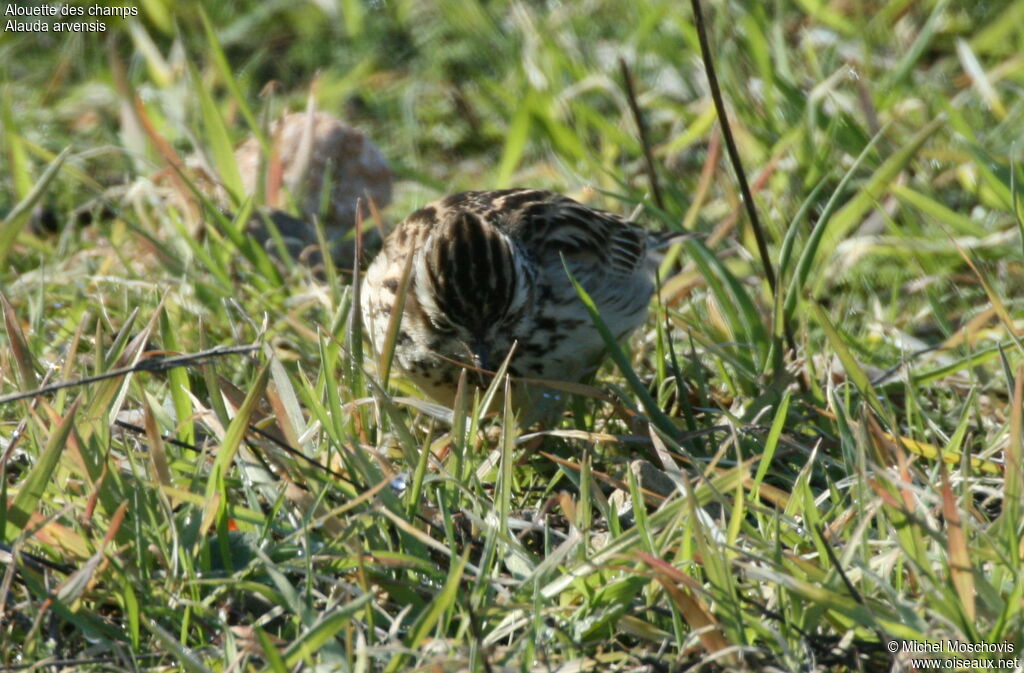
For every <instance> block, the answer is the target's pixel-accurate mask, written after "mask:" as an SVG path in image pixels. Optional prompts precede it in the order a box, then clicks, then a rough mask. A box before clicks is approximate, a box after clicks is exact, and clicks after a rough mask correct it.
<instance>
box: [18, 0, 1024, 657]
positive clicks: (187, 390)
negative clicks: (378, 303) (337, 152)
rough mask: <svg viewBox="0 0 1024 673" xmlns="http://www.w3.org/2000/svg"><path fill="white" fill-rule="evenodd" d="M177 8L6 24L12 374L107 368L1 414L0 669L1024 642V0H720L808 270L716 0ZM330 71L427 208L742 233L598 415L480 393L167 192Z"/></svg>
mask: <svg viewBox="0 0 1024 673" xmlns="http://www.w3.org/2000/svg"><path fill="white" fill-rule="evenodd" d="M138 6H139V9H140V16H139V18H138V19H137V20H135V21H122V20H120V19H112V20H110V22H109V28H108V30H107V31H106V32H105V33H97V34H77V35H73V36H66V37H61V36H58V35H55V34H52V33H51V34H35V35H29V34H14V33H3V34H0V91H2V92H3V93H2V96H0V113H2V114H0V123H2V126H3V133H2V134H0V157H2V159H0V161H2V162H3V163H2V165H0V185H2V190H0V216H2V224H0V263H2V266H0V290H2V294H3V297H4V301H3V307H2V308H3V330H2V331H0V344H2V345H0V395H3V396H11V395H14V394H15V393H18V392H19V391H25V392H30V391H33V390H35V389H37V388H40V387H42V386H47V385H52V384H56V383H62V382H70V381H76V380H79V379H84V378H87V377H96V380H94V381H92V382H89V383H87V384H82V385H73V386H68V387H63V388H60V389H53V390H50V391H49V392H46V393H39V394H33V395H29V396H27V397H24V398H23V399H19V400H16V401H8V402H5V403H3V404H0V475H2V479H0V531H3V533H2V535H3V539H2V542H3V547H0V559H5V560H4V572H3V573H2V576H0V670H21V669H22V668H25V669H27V668H30V667H32V666H36V667H37V668H38V667H45V666H52V667H58V666H65V667H68V666H71V667H74V668H75V669H76V670H97V671H98V670H115V669H116V670H144V669H151V668H160V669H162V670H187V671H218V670H225V671H229V670H231V671H233V670H246V671H249V670H252V671H264V670H266V671H286V670H297V669H300V668H301V669H303V670H339V671H371V670H373V671H377V670H380V671H413V670H424V671H426V670H431V671H433V670H446V671H457V670H469V671H486V672H491V671H505V670H510V671H511V670H521V671H534V670H545V671H547V670H550V671H555V670H560V671H568V670H600V671H676V670H690V669H691V668H693V667H698V668H701V669H702V670H722V669H729V670H733V669H735V670H742V669H744V668H746V669H747V670H769V669H776V670H786V671H826V670H827V671H847V670H850V671H853V670H890V669H892V668H894V667H895V669H896V670H910V669H911V661H910V657H911V655H910V654H908V653H907V652H901V653H900V654H898V655H897V657H896V658H895V660H894V658H893V656H892V655H890V654H889V652H888V650H887V646H889V644H890V643H896V644H897V646H898V648H900V647H903V643H904V642H906V643H920V644H922V645H921V647H925V646H927V644H930V643H936V644H939V645H940V646H941V647H945V648H946V650H945V651H946V654H945V655H942V656H945V657H949V656H952V655H950V654H949V647H950V646H949V643H948V641H962V642H965V643H970V644H974V645H981V644H990V645H992V646H996V645H999V646H1001V647H1004V648H1010V647H1012V648H1013V649H1012V652H1013V654H1007V653H1006V652H1005V651H1004V652H1002V653H993V652H984V653H981V654H973V655H970V656H969V657H967V658H977V659H983V660H984V662H979V663H977V664H976V665H974V668H983V667H984V666H985V665H986V664H985V662H989V664H990V665H992V666H1000V665H1002V666H1007V665H1008V664H1010V663H1011V657H1018V658H1019V657H1024V655H1021V654H1020V653H1021V652H1022V651H1024V613H1022V609H1021V608H1022V605H1024V603H1022V591H1024V589H1022V587H1024V581H1022V580H1024V578H1022V576H1021V574H1022V570H1021V566H1022V551H1021V550H1022V549H1024V547H1022V540H1024V535H1022V533H1024V530H1022V526H1024V524H1022V517H1021V507H1022V502H1024V466H1022V449H1024V446H1022V433H1024V430H1022V415H1024V344H1022V334H1024V299H1022V297H1024V208H1022V205H1021V194H1020V184H1021V180H1022V177H1024V174H1022V171H1021V166H1020V163H1021V154H1020V152H1021V146H1020V142H1019V139H1020V138H1021V137H1024V133H1022V132H1024V97H1022V96H1021V95H1020V93H1021V89H1022V87H1024V61H1022V60H1021V57H1020V54H1021V53H1024V30H1022V28H1021V26H1024V21H1021V19H1022V18H1024V2H1020V0H1013V1H1007V2H994V3H976V4H972V3H953V2H946V1H943V0H925V1H923V2H917V3H913V2H907V1H905V0H897V1H895V2H889V3H881V4H872V3H856V2H849V3H839V2H836V3H828V4H826V3H819V2H810V1H808V2H779V3H768V4H763V3H762V4H757V3H754V4H751V3H721V2H716V3H709V2H706V3H704V14H705V17H706V20H707V22H708V28H709V39H710V43H711V47H712V52H713V55H714V63H715V66H716V68H717V70H718V77H719V80H720V83H721V87H722V93H723V97H724V99H725V101H726V104H727V107H728V113H729V119H730V122H731V127H732V131H733V133H734V135H735V136H736V139H737V144H738V148H739V153H740V156H741V159H742V161H743V164H744V166H745V171H746V174H747V177H748V179H749V182H750V184H751V188H752V190H753V194H754V200H755V204H754V205H755V206H756V209H757V211H758V213H759V214H760V218H761V221H762V223H763V226H764V229H765V236H766V239H767V244H768V250H769V255H770V259H771V263H772V265H773V267H774V269H775V271H776V274H777V276H778V281H779V282H778V290H777V292H775V293H772V292H771V291H770V289H769V287H768V284H767V282H766V281H765V275H764V271H763V267H762V265H761V262H760V260H759V258H758V255H757V245H756V243H755V240H754V237H753V234H752V231H751V228H750V225H749V221H748V219H747V218H746V215H745V213H744V211H743V209H742V207H741V197H740V194H739V189H738V187H737V180H736V177H735V173H734V172H733V169H732V167H731V165H730V164H729V162H728V161H727V160H725V152H724V148H723V147H722V144H721V141H720V138H721V133H720V129H719V128H718V126H717V125H716V122H715V112H714V107H713V106H712V104H711V99H710V96H709V93H708V91H707V86H706V80H705V75H704V68H703V65H702V63H701V60H700V49H699V45H698V39H697V33H696V30H695V28H694V25H693V21H692V16H691V14H690V12H689V11H688V8H683V7H682V5H681V3H677V2H669V1H668V0H664V1H662V0H648V1H646V2H641V3H619V2H604V1H603V0H587V1H585V2H582V3H544V2H519V3H513V2H491V3H481V2H477V1H476V0H463V1H462V2H448V1H445V0H439V1H438V2H434V3H418V2H402V1H400V2H394V3H370V4H363V3H360V2H356V1H347V0H338V2H335V3H330V2H328V3H311V2H293V3H283V2H282V3H256V2H243V1H241V0H240V1H239V2H234V3H177V4H174V3H169V2H165V1H163V0H147V1H146V2H141V3H139V5H138ZM619 59H622V60H623V61H624V62H625V63H626V64H627V65H628V68H629V71H630V72H631V73H632V76H633V80H634V86H635V89H636V98H637V103H638V107H639V109H640V110H641V111H642V115H643V119H644V122H645V124H646V127H647V129H646V130H647V135H648V137H649V138H650V147H649V148H646V149H649V150H650V153H651V158H652V161H651V163H652V164H653V166H654V172H655V174H656V180H657V181H658V184H659V186H660V192H661V202H660V203H658V202H656V201H655V199H654V198H653V188H652V182H651V180H652V178H651V175H650V171H649V169H648V168H647V162H646V161H645V156H644V151H645V147H644V146H643V145H642V144H641V143H640V141H639V140H638V133H637V123H636V122H637V120H636V118H635V116H634V113H633V112H632V111H631V109H630V101H629V99H628V96H627V94H626V93H625V91H626V89H625V87H624V83H623V81H622V76H621V71H620V65H619ZM268 82H274V83H275V84H274V85H273V86H268ZM309 97H312V98H313V99H314V100H315V101H316V103H317V105H318V106H319V107H320V108H321V109H323V110H329V111H333V112H336V113H338V114H340V115H341V116H343V117H345V118H346V119H347V120H349V121H350V122H351V123H353V124H355V125H357V126H358V127H360V128H361V129H363V130H365V131H366V132H367V133H368V134H369V135H370V136H371V137H372V138H373V139H374V140H375V141H376V142H377V143H378V144H379V145H380V146H381V148H382V150H383V152H384V154H385V155H386V156H387V157H389V159H390V160H391V161H392V163H393V166H394V167H395V169H396V173H397V175H398V176H399V178H400V181H399V182H398V183H397V185H396V189H395V194H396V202H395V203H394V204H392V205H391V206H390V207H389V208H388V209H387V210H386V211H385V212H384V215H383V217H384V219H385V220H386V221H389V222H394V221H397V220H398V219H400V218H401V217H403V216H404V215H405V214H406V213H408V212H410V211H411V210H412V209H413V208H415V207H417V206H418V205H421V204H423V203H425V202H426V201H428V200H430V199H432V198H434V197H436V196H439V195H441V194H444V193H448V192H454V191H458V190H462V189H470V188H475V189H486V188H494V187H501V186H506V185H529V186H537V187H546V188H552V189H556V190H559V191H563V192H566V193H569V194H572V195H575V196H578V197H580V198H586V199H589V200H590V202H591V203H593V204H594V205H599V206H602V207H605V208H608V209H610V210H614V211H616V212H621V213H632V212H637V213H638V219H639V221H641V222H643V223H645V224H647V225H649V226H651V227H652V228H664V229H679V228H681V227H683V228H687V229H693V230H697V231H700V232H703V233H704V234H706V236H705V237H704V238H703V239H701V240H699V241H689V242H687V243H685V244H683V246H681V247H678V248H676V249H674V250H670V251H669V252H668V255H667V257H666V260H665V262H664V263H663V264H662V269H661V274H660V283H661V289H660V293H659V297H658V299H657V300H656V301H655V302H653V303H652V310H651V313H650V320H649V322H648V324H647V326H646V327H645V328H644V329H643V330H642V332H641V333H639V334H637V335H635V337H634V338H633V339H632V340H631V341H630V342H629V344H628V346H629V347H628V348H623V349H621V350H620V351H619V352H617V353H616V354H615V357H614V358H613V359H610V360H609V364H608V365H607V366H606V367H605V368H604V369H603V370H602V372H601V373H600V374H599V376H598V377H597V380H596V381H595V382H593V383H592V384H586V385H584V384H577V385H574V386H570V388H571V391H572V392H574V393H577V394H576V395H575V398H574V400H573V402H572V404H571V405H570V408H571V410H572V413H571V414H569V415H567V416H566V417H565V418H564V419H563V421H562V423H561V424H560V425H559V426H557V427H550V428H545V429H542V430H541V432H539V433H538V432H537V431H536V429H533V430H530V429H521V428H518V427H517V426H516V424H515V423H514V422H513V420H512V418H511V410H510V409H502V408H495V407H497V406H498V405H495V404H489V403H488V402H489V400H491V399H495V398H493V397H492V396H491V395H490V394H489V395H488V396H485V399H480V397H479V396H474V395H472V394H464V395H462V396H460V397H459V398H458V399H457V401H456V403H455V405H454V406H455V409H454V411H453V410H447V409H444V408H439V407H437V405H435V404H433V403H431V402H430V401H429V400H428V399H425V398H424V397H423V396H422V395H421V394H420V393H419V392H418V391H417V390H416V389H415V387H413V386H412V385H411V384H409V383H408V382H407V381H405V380H404V379H403V378H402V377H401V375H400V373H399V372H396V371H391V372H387V369H388V368H387V365H386V364H385V365H384V366H383V368H380V367H379V366H378V365H379V364H380V363H382V362H385V363H386V360H387V358H386V357H385V358H383V359H381V358H378V357H377V354H374V353H372V352H371V351H370V349H369V348H368V347H367V345H366V344H364V343H363V341H362V337H361V332H360V327H359V324H358V321H357V320H354V318H355V316H356V312H355V311H354V310H353V307H354V306H355V305H356V304H355V303H354V292H355V288H354V286H353V284H352V283H351V282H350V274H349V273H347V272H346V270H344V269H333V268H331V269H328V277H329V278H332V279H335V280H334V281H333V282H328V283H324V282H322V281H319V280H317V279H316V278H315V277H314V276H313V275H312V273H311V272H310V271H309V270H308V269H306V268H304V267H303V266H301V265H281V264H276V263H275V262H274V261H273V260H272V259H270V258H269V257H268V256H267V255H266V254H265V253H264V252H263V250H262V249H261V248H260V247H259V246H256V245H253V244H252V243H251V242H250V241H248V240H247V239H246V237H245V236H244V235H242V234H241V228H240V227H241V224H242V223H243V222H245V220H246V219H247V218H246V217H245V211H246V210H248V209H249V208H251V207H252V204H251V203H248V204H245V203H238V204H236V205H237V208H238V210H239V211H240V213H241V214H240V215H239V216H238V217H236V218H234V219H233V218H231V217H228V216H224V215H222V214H220V213H218V211H216V210H215V209H214V208H212V207H211V204H209V203H207V202H203V201H202V200H197V201H196V203H195V205H194V206H193V207H186V206H182V205H181V203H182V202H181V200H174V199H173V198H172V197H173V196H174V194H175V193H178V194H179V195H181V194H192V191H191V189H192V188H193V187H194V185H190V184H189V182H188V179H187V176H185V178H181V179H179V178H170V182H169V183H168V182H167V181H164V182H158V181H154V180H153V179H152V178H153V176H154V175H156V174H157V173H159V172H160V171H162V170H166V169H167V168H168V166H169V162H170V161H172V160H173V159H174V158H175V157H179V156H187V155H190V154H194V153H201V154H203V155H205V156H206V158H207V160H208V163H209V164H210V165H211V166H214V167H216V171H217V173H218V174H219V177H220V179H221V180H222V181H223V183H224V184H225V185H227V186H229V188H230V186H232V185H237V180H238V178H237V168H236V167H235V166H234V163H233V157H232V154H231V148H232V147H233V146H234V145H236V144H237V143H238V142H239V141H241V139H242V138H244V137H245V135H246V134H248V133H249V132H250V131H251V129H253V128H261V127H262V126H263V125H264V124H265V120H267V119H273V118H275V117H276V116H278V115H280V114H281V113H282V112H283V111H284V110H286V109H287V110H300V109H303V108H304V107H305V105H306V101H307V99H308V98H309ZM177 180H180V181H177ZM176 181H177V182H176ZM585 186H589V187H592V189H584V187H585ZM104 211H106V212H104ZM85 213H89V216H86V215H85ZM200 219H202V221H203V223H204V224H203V226H202V227H200V226H199V221H200ZM48 223H49V224H55V225H56V226H55V227H54V229H55V231H48V230H47V228H46V225H47V224H48ZM200 228H201V229H202V232H203V234H202V236H198V235H196V232H197V230H199V229H200ZM338 279H340V280H338ZM595 322H596V323H597V327H595V329H598V328H599V327H600V320H599V315H598V316H595ZM785 329H788V330H789V331H790V333H791V335H792V337H793V342H794V343H795V345H796V347H797V348H796V352H795V353H794V352H783V350H781V348H782V345H783V344H784V343H785V340H784V339H783V338H782V336H783V334H784V331H785ZM246 344H254V346H255V347H254V349H253V350H251V351H249V352H244V353H240V352H223V351H218V350H214V351H213V352H212V353H210V354H208V355H207V357H205V358H204V359H202V361H197V362H193V363H191V364H187V365H185V366H175V367H168V366H167V364H168V363H167V362H166V361H163V360H161V359H160V358H162V357H165V356H172V355H177V354H186V353H197V352H205V351H208V350H210V349H215V348H216V347H218V346H241V345H246ZM172 364H173V363H172ZM140 365H142V366H141V367H140ZM124 367H133V368H135V369H138V370H139V371H135V372H134V373H131V374H129V375H117V376H111V377H103V376H102V375H103V374H105V373H109V372H112V371H115V370H118V369H120V368H124ZM499 385H501V384H500V382H499V383H496V384H495V389H494V390H492V391H489V393H494V392H497V386H499ZM497 399H500V398H497ZM637 461H645V462H644V463H641V462H637ZM12 555H13V559H14V560H13V561H12V560H11V556H12ZM919 651H921V650H919ZM915 656H916V655H915ZM958 656H967V655H958ZM61 661H64V662H65V663H64V664H59V662H61ZM67 662H70V663H67ZM917 666H918V667H921V665H920V664H917ZM948 667H949V666H946V668H948Z"/></svg>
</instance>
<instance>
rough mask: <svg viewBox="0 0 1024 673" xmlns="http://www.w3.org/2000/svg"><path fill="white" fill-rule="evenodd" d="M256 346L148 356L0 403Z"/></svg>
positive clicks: (1, 398) (248, 350)
mask: <svg viewBox="0 0 1024 673" xmlns="http://www.w3.org/2000/svg"><path fill="white" fill-rule="evenodd" d="M257 348H259V345H257V344H250V345H247V346H217V347H215V348H210V349H209V350H205V351H201V352H199V353H190V354H188V355H177V356H174V357H170V358H159V357H157V358H148V359H146V360H140V361H139V362H138V363H136V364H135V365H134V366H132V367H121V368H119V369H111V370H110V371H109V372H103V373H102V374H97V375H95V376H86V377H85V378H81V379H75V380H74V381H60V382H58V383H53V384H50V385H48V386H43V387H42V388H36V389H35V390H29V391H26V392H21V393H13V394H11V395H2V396H0V404H7V403H8V402H16V401H18V400H24V399H28V398H30V397H36V396H37V395H45V394H47V393H52V392H55V391H58V390H63V389H64V388H73V387H75V386H84V385H88V384H90V383H96V382H97V381H104V380H106V379H113V378H117V377H118V376H126V375H128V374H134V373H135V372H162V371H166V370H168V369H174V368H176V367H189V366H193V365H198V364H202V363H204V362H207V361H208V360H212V359H213V358H216V357H222V356H224V355H237V354H239V353H251V352H252V351H254V350H256V349H257Z"/></svg>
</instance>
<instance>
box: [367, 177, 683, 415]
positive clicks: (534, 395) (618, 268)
mask: <svg viewBox="0 0 1024 673" xmlns="http://www.w3.org/2000/svg"><path fill="white" fill-rule="evenodd" d="M664 240H666V237H665V236H663V235H662V236H659V235H658V234H655V233H652V232H648V231H646V230H644V229H642V228H640V227H639V226H637V225H635V224H633V223H632V222H629V221H627V220H625V219H623V218H621V217H619V216H617V215H613V214H612V213H607V212H604V211H600V210H594V209H592V208H588V207H586V206H584V205H583V204H581V203H578V202H576V201H574V200H572V199H570V198H568V197H566V196H562V195H560V194H555V193H553V192H548V191H542V190H536V189H505V190H499V191H486V192H464V193H462V194H455V195H453V196H449V197H447V198H444V199H441V200H439V201H435V202H434V203H431V204H430V205H427V206H425V207H424V208H421V209H420V210H417V211H416V212H414V213H412V214H411V215H409V217H407V218H406V219H405V220H404V221H403V222H402V223H401V224H399V225H398V227H397V228H396V229H395V230H394V231H393V232H392V233H391V235H390V236H388V238H387V240H386V241H385V242H384V247H383V249H382V250H381V252H380V254H378V256H377V257H376V259H374V261H373V263H372V264H371V265H370V267H369V269H368V270H367V272H366V276H365V280H364V285H363V289H362V299H361V303H362V314H363V321H364V324H365V325H366V327H367V332H368V333H369V336H370V340H371V341H372V343H373V345H374V348H375V349H376V350H377V351H378V352H379V351H380V349H381V348H382V347H383V345H384V343H385V340H386V336H387V333H388V328H389V325H390V324H391V320H392V315H393V314H395V312H396V311H397V310H398V307H399V306H402V314H401V316H400V319H401V322H400V323H399V331H398V333H397V339H396V340H395V352H394V361H393V362H394V364H395V365H396V366H397V367H398V369H399V370H401V371H402V372H403V373H405V374H406V375H407V376H408V377H409V378H410V379H412V381H413V382H415V383H416V384H417V385H419V386H420V388H422V389H423V390H424V391H425V392H426V393H427V394H429V395H430V396H431V397H433V398H435V399H436V400H438V401H439V402H441V403H443V404H449V405H450V404H451V403H452V401H453V399H454V396H455V391H456V387H457V384H458V380H459V375H460V370H461V369H462V368H464V367H466V366H468V367H470V368H472V371H473V372H475V374H474V376H469V377H468V380H469V381H471V382H475V383H478V384H485V383H486V382H487V379H486V377H481V376H479V374H478V372H479V370H488V371H493V370H495V369H497V368H498V367H499V366H500V365H501V363H502V362H503V361H504V360H505V359H506V357H507V356H508V354H509V351H510V349H512V347H513V344H515V351H514V352H513V356H512V359H511V361H510V364H509V368H508V372H509V373H510V374H511V375H512V376H513V377H520V378H523V377H525V378H529V379H547V380H555V381H580V380H582V379H584V378H586V377H588V376H590V375H592V374H593V373H594V372H595V371H596V370H597V368H598V366H599V365H600V364H601V360H602V359H603V357H604V355H605V352H606V350H607V349H606V346H605V342H604V340H603V339H602V338H601V335H600V333H599V332H598V331H597V329H596V328H595V327H594V325H593V323H592V321H591V319H590V316H589V315H588V314H587V311H586V308H585V306H584V304H583V302H582V301H581V300H580V298H579V295H578V294H577V293H576V290H575V288H573V286H572V283H571V282H570V280H569V277H568V275H567V274H566V272H565V267H566V266H567V267H568V268H569V270H570V271H571V272H572V275H573V276H574V277H575V278H576V279H577V280H578V281H579V283H580V284H581V285H582V286H583V288H584V289H585V290H586V291H587V293H588V294H589V295H590V296H591V298H593V300H594V302H595V303H596V304H597V307H598V309H599V310H600V312H601V316H602V317H603V319H604V321H605V322H606V323H607V324H608V326H609V328H610V329H611V331H612V333H613V334H614V336H615V338H616V339H622V338H624V337H625V336H627V335H628V334H630V333H631V332H632V331H633V330H635V329H636V328H637V327H639V326H640V325H641V324H642V323H643V322H644V319H645V317H646V315H647V305H648V303H649V302H650V299H651V295H652V293H653V292H654V282H653V276H654V264H653V263H652V260H651V259H650V255H649V252H650V251H651V250H653V249H654V248H656V247H658V245H659V244H661V243H662V242H663V241H664ZM563 259H564V260H565V266H563ZM407 266H408V267H409V277H408V281H407V283H406V285H405V287H406V292H405V297H404V305H402V303H401V302H400V297H399V293H400V288H401V287H402V278H403V275H404V272H405V269H406V267H407ZM514 390H515V392H514V395H513V403H514V405H515V406H516V407H517V409H518V411H519V413H520V421H521V422H532V421H533V420H539V419H542V418H546V419H550V417H551V414H552V412H557V411H558V410H560V409H561V407H562V397H563V395H562V394H561V393H559V392H558V391H556V390H553V389H550V388H545V387H542V386H537V385H535V384H534V385H527V384H519V385H516V386H515V389H514Z"/></svg>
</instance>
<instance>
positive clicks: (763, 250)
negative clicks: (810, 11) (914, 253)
mask: <svg viewBox="0 0 1024 673" xmlns="http://www.w3.org/2000/svg"><path fill="white" fill-rule="evenodd" d="M690 4H691V5H692V6H693V21H694V25H695V26H696V28H697V38H698V39H699V40H700V51H701V57H702V60H703V61H704V72H705V73H706V74H707V78H708V88H709V89H710V90H711V99H712V100H713V101H714V103H715V112H716V113H717V114H718V120H719V122H720V126H721V127H722V137H723V138H724V139H725V149H726V151H727V152H728V153H729V161H730V162H731V163H732V167H733V170H734V171H735V172H736V180H737V182H739V185H740V193H741V194H742V196H743V206H744V207H745V208H746V210H747V217H749V218H750V227H751V229H753V231H754V239H755V240H756V241H757V252H758V254H759V255H760V256H761V265H762V266H763V267H764V277H765V280H767V281H768V287H769V288H771V292H772V295H773V296H774V295H775V293H776V292H777V287H776V282H775V270H774V269H773V268H772V260H771V257H770V256H769V254H768V243H767V241H766V240H765V236H764V229H763V228H762V227H761V219H760V218H759V217H758V215H757V208H756V207H755V206H754V195H753V194H752V193H751V191H750V185H749V184H747V174H746V172H744V170H743V162H742V161H741V160H740V153H739V151H738V150H737V149H736V141H735V140H734V139H733V136H732V127H731V126H729V117H728V115H727V114H726V112H725V102H724V101H723V100H722V90H721V87H719V86H718V76H717V75H716V74H715V64H714V61H713V60H712V58H711V46H710V44H709V43H708V33H707V29H706V28H705V26H704V15H703V14H702V13H701V9H700V0H690ZM782 331H783V333H784V334H785V337H786V345H787V346H788V347H789V350H790V351H792V352H793V353H795V352H796V340H795V339H794V338H793V332H792V331H791V329H790V326H789V321H787V320H786V319H785V317H783V322H782ZM780 364H781V363H780Z"/></svg>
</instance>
